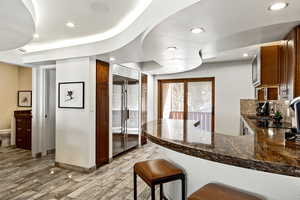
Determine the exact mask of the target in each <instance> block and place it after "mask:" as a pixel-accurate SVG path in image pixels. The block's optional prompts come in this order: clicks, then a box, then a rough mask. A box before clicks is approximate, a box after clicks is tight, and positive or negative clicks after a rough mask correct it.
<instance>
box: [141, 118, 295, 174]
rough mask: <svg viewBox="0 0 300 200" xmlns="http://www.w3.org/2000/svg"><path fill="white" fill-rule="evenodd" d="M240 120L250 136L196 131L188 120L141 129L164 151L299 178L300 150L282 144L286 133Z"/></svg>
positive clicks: (149, 124) (197, 128)
mask: <svg viewBox="0 0 300 200" xmlns="http://www.w3.org/2000/svg"><path fill="white" fill-rule="evenodd" d="M242 118H243V119H244V121H245V122H246V123H247V124H248V126H249V127H250V128H251V129H252V132H254V134H253V135H245V136H241V135H239V134H236V135H237V136H233V135H228V134H227V135H226V134H220V133H214V132H209V131H205V130H203V129H202V128H201V126H200V127H195V126H194V123H195V121H191V120H157V121H152V122H149V123H147V124H145V125H144V126H143V134H145V135H146V136H147V138H148V139H149V140H150V141H152V142H154V143H156V144H158V145H160V146H163V147H165V148H168V149H171V150H174V151H177V152H180V153H184V154H187V155H191V156H195V157H199V158H202V159H206V160H210V161H214V162H219V163H223V164H228V165H233V166H238V167H243V168H248V169H254V170H259V171H264V172H270V173H275V174H282V175H288V176H295V177H300V149H299V148H298V147H296V146H294V145H288V144H287V143H286V141H285V132H286V131H287V130H286V129H278V128H267V129H263V128H259V127H257V126H256V124H255V121H254V120H251V119H249V118H248V117H247V116H246V115H243V116H242Z"/></svg>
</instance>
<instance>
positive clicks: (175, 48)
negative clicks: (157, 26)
mask: <svg viewBox="0 0 300 200" xmlns="http://www.w3.org/2000/svg"><path fill="white" fill-rule="evenodd" d="M167 50H168V51H176V50H177V47H168V48H167Z"/></svg>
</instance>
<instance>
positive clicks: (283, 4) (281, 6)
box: [269, 2, 289, 11]
mask: <svg viewBox="0 0 300 200" xmlns="http://www.w3.org/2000/svg"><path fill="white" fill-rule="evenodd" d="M288 5H289V4H288V3H286V2H276V3H274V4H272V5H271V6H270V7H269V10H271V11H276V10H282V9H284V8H286V7H288Z"/></svg>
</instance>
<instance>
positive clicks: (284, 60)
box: [280, 27, 300, 99]
mask: <svg viewBox="0 0 300 200" xmlns="http://www.w3.org/2000/svg"><path fill="white" fill-rule="evenodd" d="M299 48H300V27H296V28H294V29H293V30H292V31H291V32H290V33H289V34H288V35H287V36H286V37H285V39H284V42H283V44H282V47H281V49H280V57H281V62H280V98H281V99H293V98H295V97H298V96H300V49H299Z"/></svg>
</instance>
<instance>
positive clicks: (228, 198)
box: [188, 183, 262, 200]
mask: <svg viewBox="0 0 300 200" xmlns="http://www.w3.org/2000/svg"><path fill="white" fill-rule="evenodd" d="M188 200H262V199H261V198H258V197H256V196H253V195H250V194H247V193H244V192H241V191H239V190H237V189H233V188H231V187H228V186H225V185H221V184H215V183H210V184H207V185H205V186H204V187H202V188H200V189H199V190H197V191H196V192H194V193H193V194H192V195H191V196H190V197H189V198H188Z"/></svg>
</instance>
